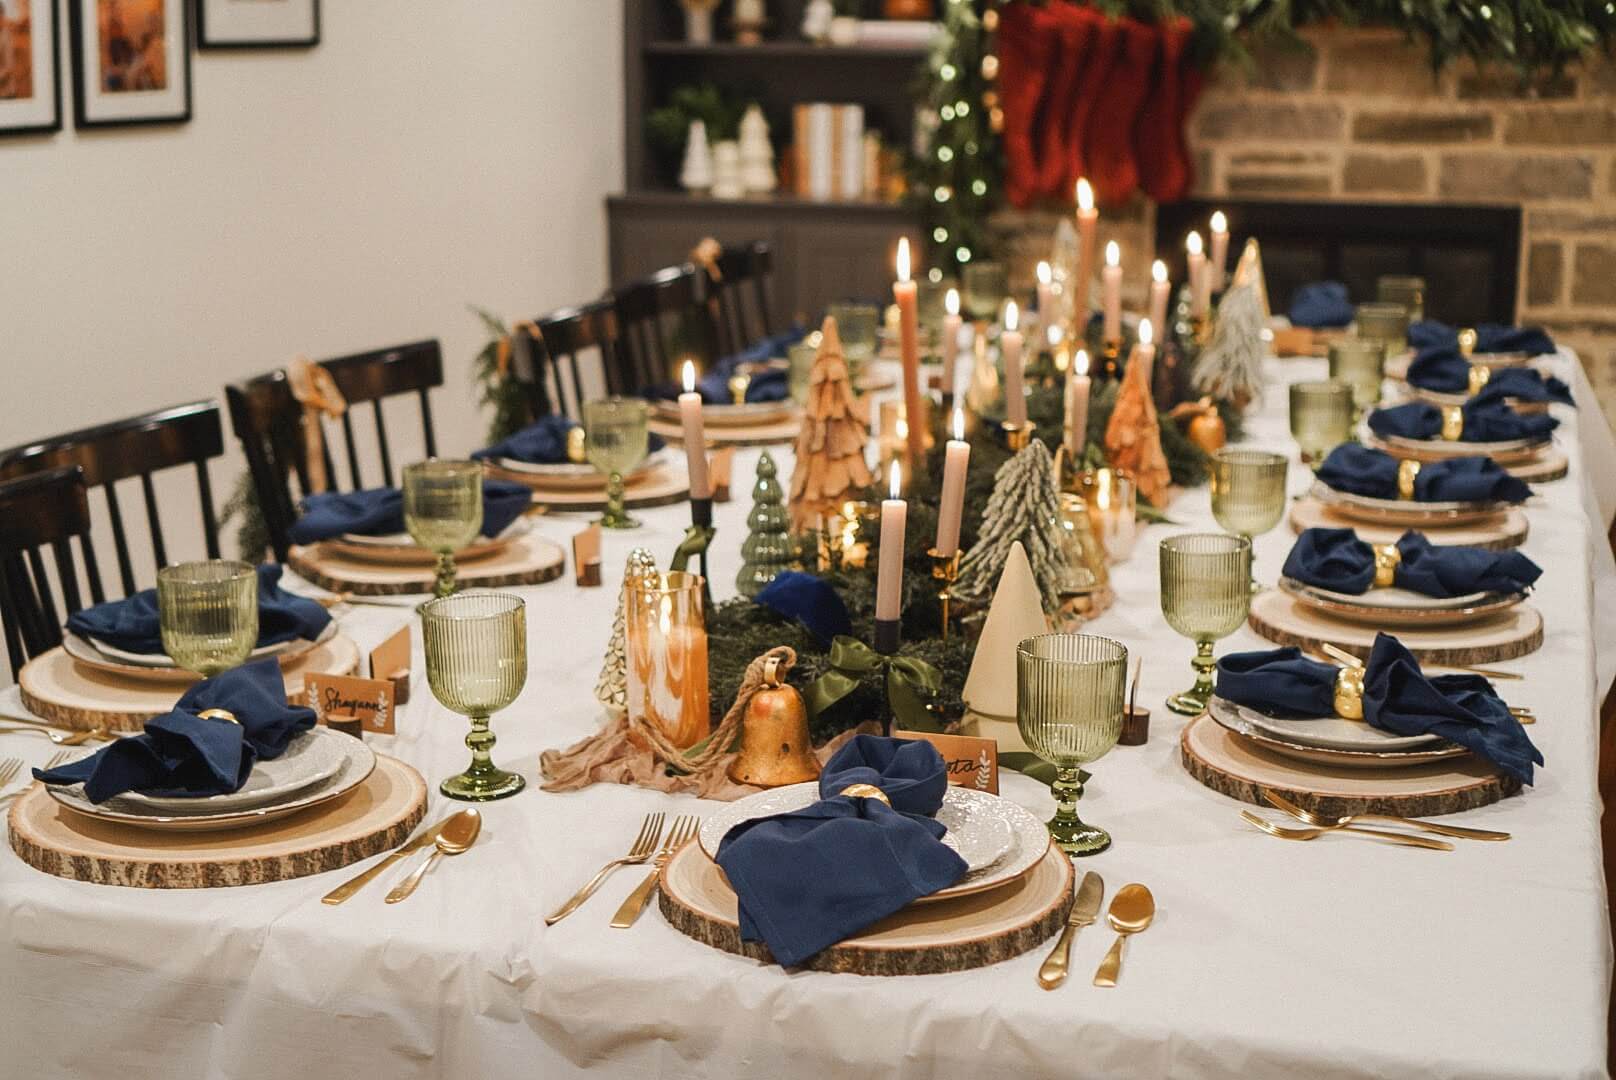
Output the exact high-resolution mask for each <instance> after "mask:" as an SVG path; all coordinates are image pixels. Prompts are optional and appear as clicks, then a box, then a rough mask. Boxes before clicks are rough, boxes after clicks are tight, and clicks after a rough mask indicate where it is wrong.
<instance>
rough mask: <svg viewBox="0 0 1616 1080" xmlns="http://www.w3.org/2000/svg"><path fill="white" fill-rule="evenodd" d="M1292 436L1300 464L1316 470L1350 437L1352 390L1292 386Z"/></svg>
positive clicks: (1329, 384)
mask: <svg viewBox="0 0 1616 1080" xmlns="http://www.w3.org/2000/svg"><path fill="white" fill-rule="evenodd" d="M1291 434H1292V435H1293V436H1295V438H1296V444H1297V445H1298V446H1300V447H1301V448H1302V460H1303V461H1304V462H1305V463H1307V464H1309V465H1312V466H1313V467H1314V468H1317V467H1318V464H1319V462H1321V461H1323V460H1324V457H1325V455H1326V454H1328V453H1329V452H1330V451H1331V450H1334V449H1335V448H1336V447H1338V446H1340V445H1341V444H1342V443H1344V442H1346V441H1347V439H1348V438H1350V437H1351V435H1352V387H1350V386H1348V385H1347V384H1346V383H1339V382H1298V383H1291Z"/></svg>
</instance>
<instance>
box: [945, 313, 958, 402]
mask: <svg viewBox="0 0 1616 1080" xmlns="http://www.w3.org/2000/svg"><path fill="white" fill-rule="evenodd" d="M943 308H944V314H943V393H945V394H953V393H955V392H956V391H957V390H958V388H959V371H958V368H959V336H960V299H959V290H958V289H949V290H948V294H947V295H946V296H944V297H943Z"/></svg>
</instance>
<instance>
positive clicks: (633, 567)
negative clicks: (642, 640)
mask: <svg viewBox="0 0 1616 1080" xmlns="http://www.w3.org/2000/svg"><path fill="white" fill-rule="evenodd" d="M656 573H657V561H656V556H654V555H652V554H651V553H650V552H649V551H647V550H645V549H644V548H635V549H634V550H633V551H631V552H629V553H628V562H627V564H626V565H625V566H624V567H623V586H622V588H620V589H618V591H617V613H616V614H615V615H613V616H612V636H611V639H610V640H609V641H607V643H606V661H605V663H603V664H602V665H601V667H600V678H599V679H598V680H597V681H596V682H595V700H596V701H599V702H600V703H601V704H602V705H604V706H606V707H607V708H608V709H610V710H611V711H613V712H619V713H620V712H623V711H624V710H625V709H627V708H628V652H627V647H626V645H625V643H624V637H623V624H624V619H625V616H626V610H627V604H628V584H629V582H631V581H635V580H638V579H640V578H643V577H646V576H648V575H654V574H656Z"/></svg>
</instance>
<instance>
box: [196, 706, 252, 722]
mask: <svg viewBox="0 0 1616 1080" xmlns="http://www.w3.org/2000/svg"><path fill="white" fill-rule="evenodd" d="M196 718H197V719H198V720H223V721H224V722H225V723H227V724H236V725H240V723H241V721H240V720H237V719H236V714H235V713H233V712H231V711H230V710H229V709H203V710H202V711H201V712H199V713H197V714H196Z"/></svg>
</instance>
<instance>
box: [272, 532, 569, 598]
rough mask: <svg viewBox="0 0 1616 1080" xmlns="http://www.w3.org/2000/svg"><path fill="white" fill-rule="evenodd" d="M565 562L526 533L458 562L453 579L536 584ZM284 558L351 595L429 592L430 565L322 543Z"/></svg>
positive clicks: (493, 585) (468, 584) (490, 585)
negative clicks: (369, 556) (353, 553)
mask: <svg viewBox="0 0 1616 1080" xmlns="http://www.w3.org/2000/svg"><path fill="white" fill-rule="evenodd" d="M566 561H567V557H566V553H565V552H563V551H562V550H561V548H560V546H559V545H556V544H553V543H551V542H550V541H548V540H546V539H544V537H542V536H539V535H538V534H537V533H531V532H530V533H528V534H527V535H525V536H521V537H518V538H516V539H515V540H512V541H511V542H510V543H509V544H508V545H506V546H505V547H503V548H501V549H500V550H499V551H497V552H495V553H494V554H492V555H486V556H484V557H482V558H479V559H475V560H472V561H470V562H466V563H464V564H460V565H458V566H457V567H456V578H457V580H458V581H459V582H460V585H461V587H462V588H466V589H499V588H505V587H508V586H512V585H538V584H541V583H543V582H546V581H549V580H551V579H552V578H558V577H560V576H561V572H562V570H563V569H564V568H565V566H566ZM287 562H288V563H289V564H290V565H291V567H292V569H293V570H296V571H297V573H298V576H300V577H302V578H303V579H304V580H305V581H308V582H311V583H313V584H315V585H318V586H319V587H320V588H322V589H325V590H327V591H329V592H335V593H343V592H347V593H353V594H354V595H355V596H415V595H420V594H425V593H429V592H431V591H432V581H433V568H432V567H431V566H430V565H425V566H408V565H404V566H400V565H392V564H388V563H383V562H375V561H370V560H365V559H356V558H352V557H349V556H347V555H341V554H337V553H336V552H333V551H331V550H329V549H328V548H326V547H325V546H324V545H322V544H310V545H309V546H307V547H294V548H292V550H291V551H290V552H289V553H288V555H287Z"/></svg>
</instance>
